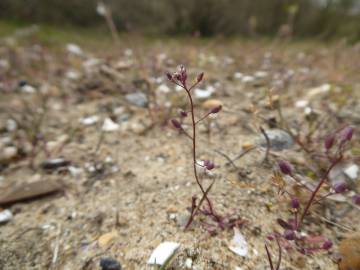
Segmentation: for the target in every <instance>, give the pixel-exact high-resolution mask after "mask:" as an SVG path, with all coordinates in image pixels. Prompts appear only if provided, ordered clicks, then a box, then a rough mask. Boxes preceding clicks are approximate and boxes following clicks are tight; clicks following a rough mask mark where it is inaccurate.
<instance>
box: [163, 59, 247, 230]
mask: <svg viewBox="0 0 360 270" xmlns="http://www.w3.org/2000/svg"><path fill="white" fill-rule="evenodd" d="M166 76H167V78H168V79H169V81H171V82H172V83H174V84H176V85H178V86H180V87H181V88H182V89H183V90H184V91H185V93H186V95H187V97H188V101H189V110H188V111H183V110H181V111H180V113H179V119H180V120H178V119H176V118H174V119H172V120H171V123H172V125H173V127H174V128H175V129H177V130H179V131H180V133H182V134H184V135H185V136H186V137H188V138H189V139H190V140H191V142H192V163H193V171H194V178H195V181H196V183H197V185H198V187H199V189H200V191H201V194H202V197H201V199H200V200H199V201H198V200H197V197H196V196H193V197H192V204H191V208H190V209H189V210H190V217H189V220H188V222H187V224H186V226H185V229H187V228H189V226H190V225H191V224H192V222H193V220H194V218H195V216H197V215H199V214H201V215H204V216H206V217H208V218H210V220H211V222H210V223H209V222H203V225H205V228H206V229H207V230H208V231H209V232H210V233H211V234H214V233H215V232H216V230H217V229H219V228H220V229H222V230H223V229H225V228H229V227H233V226H236V225H240V223H241V221H240V220H239V219H234V218H230V217H223V216H221V215H219V214H218V213H217V212H216V211H215V209H214V206H213V203H212V201H211V200H210V198H209V192H210V189H211V187H212V185H213V184H214V182H213V183H211V184H210V185H209V187H207V188H205V187H204V185H203V183H202V181H201V179H200V176H199V174H198V167H202V168H204V169H205V170H208V171H210V170H212V169H214V168H215V164H214V163H213V162H212V161H210V160H203V161H202V162H198V160H197V132H196V127H197V125H198V124H199V123H200V122H201V121H203V120H204V119H206V118H207V117H209V116H210V115H212V114H217V113H219V112H220V111H221V109H222V107H221V106H216V107H214V108H212V109H211V110H209V111H208V112H207V113H206V114H205V115H204V116H202V117H200V118H199V119H197V120H196V117H195V107H194V102H193V97H192V90H193V89H194V88H195V87H196V86H197V85H198V84H199V83H201V82H202V80H203V78H204V73H200V74H199V75H198V76H197V78H196V80H195V82H194V83H192V84H191V85H188V75H187V71H186V68H185V67H184V66H183V65H181V66H180V67H179V70H178V71H177V72H175V73H173V74H171V73H167V74H166ZM187 117H190V119H191V129H192V132H191V133H190V134H189V133H188V132H187V131H186V130H185V129H184V128H183V124H182V123H183V121H184V119H185V118H187ZM204 202H205V203H206V205H205V206H202V204H203V203H204Z"/></svg>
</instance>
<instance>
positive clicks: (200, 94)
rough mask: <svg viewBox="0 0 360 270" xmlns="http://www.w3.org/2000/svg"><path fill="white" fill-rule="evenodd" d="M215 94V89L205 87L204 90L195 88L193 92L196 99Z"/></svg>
mask: <svg viewBox="0 0 360 270" xmlns="http://www.w3.org/2000/svg"><path fill="white" fill-rule="evenodd" d="M214 92H215V88H214V87H212V86H208V87H206V89H201V88H196V89H195V90H194V94H195V97H196V98H198V99H206V98H209V97H210V96H211V95H212V94H213V93H214Z"/></svg>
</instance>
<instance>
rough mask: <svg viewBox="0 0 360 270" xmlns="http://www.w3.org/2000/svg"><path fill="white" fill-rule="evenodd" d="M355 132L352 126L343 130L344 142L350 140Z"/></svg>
mask: <svg viewBox="0 0 360 270" xmlns="http://www.w3.org/2000/svg"><path fill="white" fill-rule="evenodd" d="M353 134H354V129H353V128H352V127H346V128H344V129H343V130H342V131H341V134H340V137H341V140H342V141H343V142H346V141H350V140H351V138H352V136H353Z"/></svg>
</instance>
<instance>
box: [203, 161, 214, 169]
mask: <svg viewBox="0 0 360 270" xmlns="http://www.w3.org/2000/svg"><path fill="white" fill-rule="evenodd" d="M204 167H205V168H206V169H207V170H209V171H211V170H212V169H214V168H215V164H214V163H212V162H211V161H210V160H204Z"/></svg>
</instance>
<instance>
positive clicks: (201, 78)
mask: <svg viewBox="0 0 360 270" xmlns="http://www.w3.org/2000/svg"><path fill="white" fill-rule="evenodd" d="M203 78H204V72H201V73H200V74H199V75H198V76H197V78H196V80H197V82H198V83H199V82H201V81H202V80H203Z"/></svg>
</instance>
